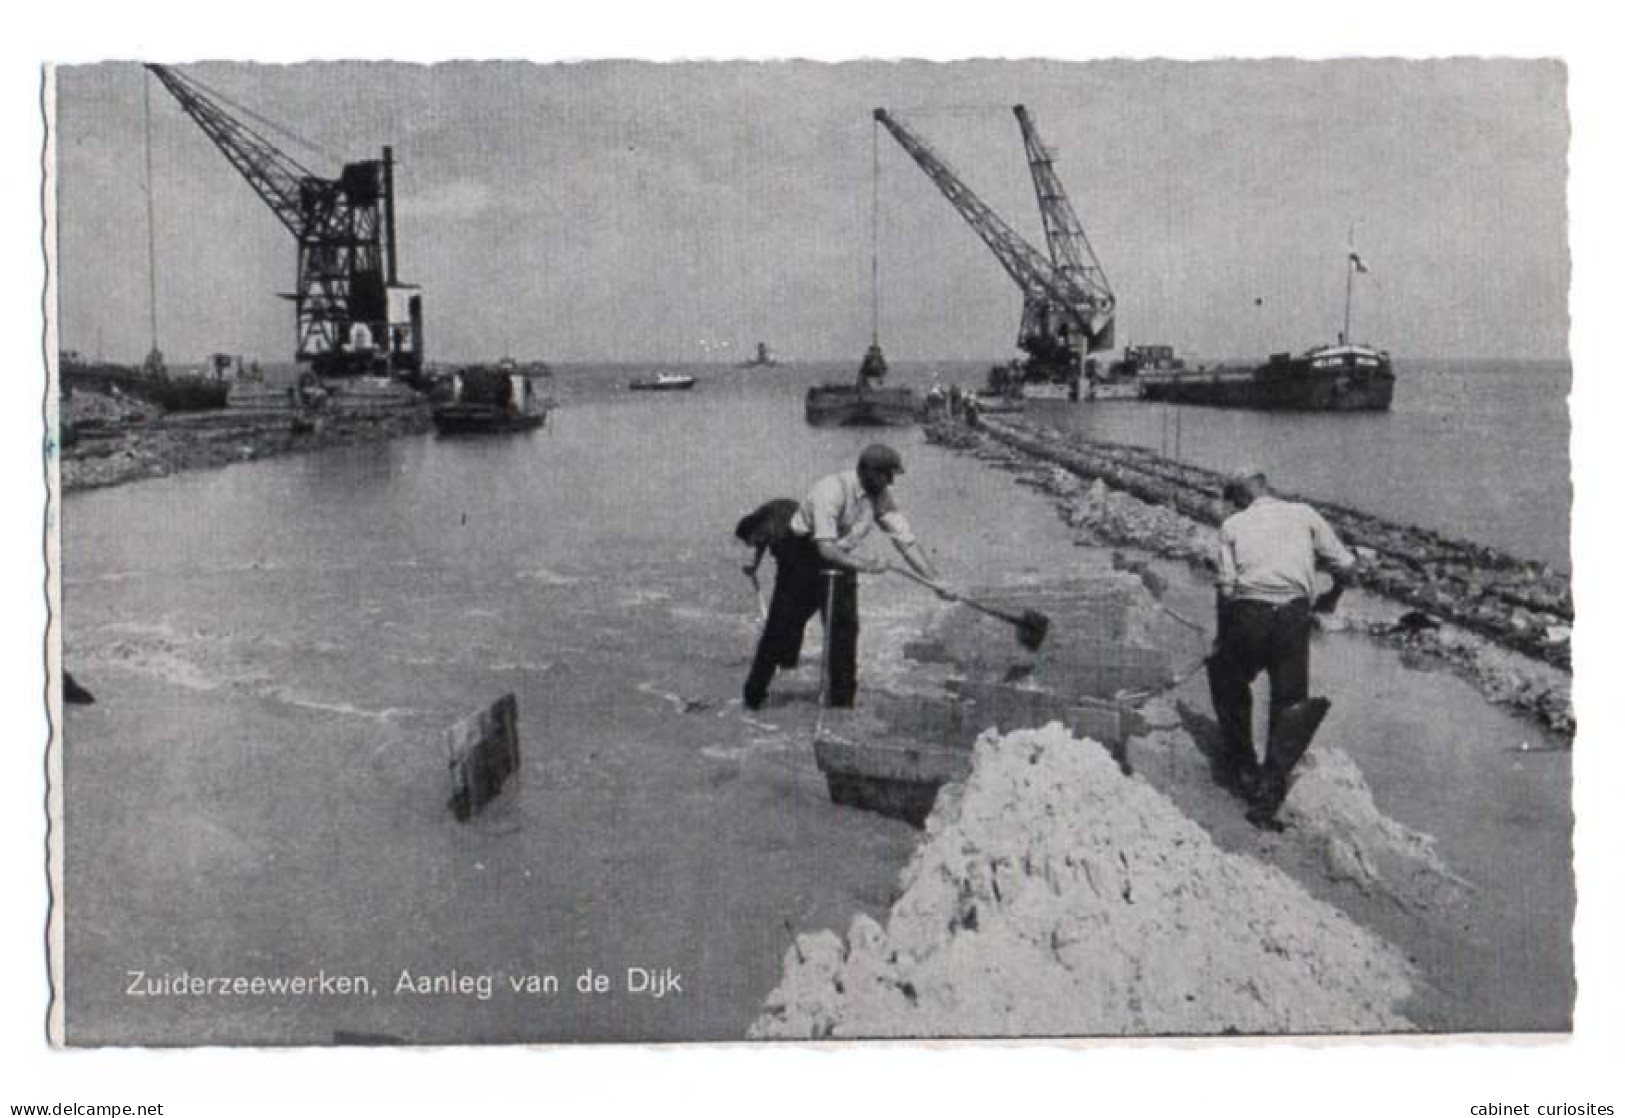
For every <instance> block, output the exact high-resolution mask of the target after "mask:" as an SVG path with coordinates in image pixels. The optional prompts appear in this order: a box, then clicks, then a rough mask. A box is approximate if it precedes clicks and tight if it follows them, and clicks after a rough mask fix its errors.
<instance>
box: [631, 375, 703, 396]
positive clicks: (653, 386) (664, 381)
mask: <svg viewBox="0 0 1625 1118" xmlns="http://www.w3.org/2000/svg"><path fill="white" fill-rule="evenodd" d="M695 383H696V381H695V379H694V378H693V377H691V376H689V375H687V374H686V373H656V374H655V375H654V376H652V377H646V378H644V379H643V380H635V381H633V382H632V383H631V384H629V385H627V387H628V388H630V389H631V390H632V391H633V392H686V391H688V390H689V389H690V388H693V387H694V385H695Z"/></svg>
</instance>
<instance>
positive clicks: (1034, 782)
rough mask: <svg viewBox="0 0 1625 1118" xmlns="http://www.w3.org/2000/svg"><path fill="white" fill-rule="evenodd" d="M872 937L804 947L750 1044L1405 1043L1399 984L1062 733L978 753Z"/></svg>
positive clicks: (1390, 958)
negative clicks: (1303, 1036)
mask: <svg viewBox="0 0 1625 1118" xmlns="http://www.w3.org/2000/svg"><path fill="white" fill-rule="evenodd" d="M902 886H903V890H904V891H903V895H902V896H901V898H900V899H899V900H898V902H897V904H896V905H895V906H894V907H893V909H892V912H891V915H890V918H889V920H888V922H887V926H886V927H885V928H882V927H880V925H879V924H877V923H876V922H875V921H873V920H871V919H869V918H868V917H864V916H860V917H858V918H857V919H855V920H854V921H853V923H852V927H851V930H850V931H849V933H848V935H847V938H846V940H845V941H844V942H843V941H842V940H841V938H840V937H839V936H837V935H836V934H835V933H833V932H828V931H825V932H820V933H818V934H815V935H804V936H801V937H800V938H799V939H798V940H797V941H796V943H794V944H793V945H792V946H791V948H790V950H789V951H787V952H786V955H785V966H784V977H783V980H782V982H781V983H780V985H779V987H778V988H777V989H776V990H774V991H773V993H772V994H771V995H770V996H769V998H768V1001H767V1004H766V1006H765V1008H764V1011H763V1013H762V1015H761V1017H760V1018H759V1019H758V1020H757V1022H756V1023H755V1025H754V1026H752V1029H751V1035H752V1036H753V1037H758V1038H817V1037H866V1036H1013V1035H1019V1036H1055V1035H1066V1036H1119V1035H1207V1034H1217V1033H1225V1032H1239V1033H1244V1034H1245V1033H1266V1034H1277V1033H1326V1032H1334V1033H1346V1032H1382V1031H1394V1030H1406V1029H1409V1028H1411V1025H1410V1023H1409V1022H1408V1021H1407V1020H1406V1019H1405V1018H1404V1017H1403V1016H1402V1015H1401V1014H1400V1013H1399V1011H1398V1010H1397V1009H1396V1008H1395V1007H1396V1006H1397V1005H1399V1004H1400V1003H1401V1002H1402V1001H1403V1000H1404V999H1405V998H1406V997H1407V996H1408V995H1409V993H1410V973H1411V972H1410V968H1409V967H1408V965H1407V964H1406V962H1405V961H1404V959H1403V958H1402V957H1401V956H1400V955H1399V954H1398V952H1397V951H1395V950H1394V948H1392V947H1391V946H1390V945H1388V944H1387V943H1385V942H1384V941H1382V940H1381V939H1379V938H1377V937H1375V936H1373V935H1372V934H1371V933H1369V932H1367V931H1365V930H1363V929H1362V928H1360V927H1358V926H1357V925H1355V924H1354V923H1352V922H1351V921H1350V920H1349V919H1348V918H1347V917H1345V916H1343V915H1342V914H1341V913H1339V912H1338V911H1337V910H1336V909H1333V908H1331V907H1329V906H1328V905H1325V904H1323V903H1321V902H1319V901H1317V900H1315V899H1313V898H1312V897H1310V896H1309V895H1308V894H1307V893H1305V892H1304V891H1303V890H1302V889H1301V888H1300V887H1299V886H1298V885H1297V884H1296V883H1294V882H1293V881H1292V880H1291V879H1289V878H1287V877H1286V876H1285V875H1284V874H1282V873H1280V872H1279V871H1277V870H1275V869H1273V868H1271V867H1268V866H1265V865H1263V864H1261V863H1259V862H1256V861H1254V860H1252V859H1249V858H1244V857H1239V856H1236V855H1232V854H1227V853H1225V852H1223V851H1221V850H1219V849H1218V848H1217V847H1215V846H1214V845H1213V843H1212V841H1211V840H1210V839H1209V837H1208V835H1207V833H1206V832H1205V831H1203V830H1202V829H1201V828H1200V827H1198V826H1197V825H1196V824H1194V823H1193V822H1191V821H1190V820H1189V819H1188V818H1187V817H1186V816H1184V815H1183V814H1181V813H1180V812H1179V810H1178V809H1177V808H1175V807H1174V806H1173V804H1172V803H1170V802H1169V801H1168V800H1167V799H1166V798H1164V797H1163V796H1162V795H1161V794H1160V793H1158V792H1157V791H1156V790H1155V789H1153V788H1151V787H1150V786H1149V785H1148V784H1146V783H1145V782H1144V781H1143V780H1141V779H1138V778H1128V777H1124V776H1123V775H1122V774H1121V772H1120V771H1119V770H1118V768H1117V767H1116V765H1115V764H1114V763H1113V762H1112V760H1111V759H1110V758H1109V757H1108V756H1107V754H1106V752H1105V751H1104V750H1103V749H1102V748H1101V747H1100V746H1098V745H1097V744H1095V743H1093V742H1087V741H1079V740H1076V739H1074V738H1073V737H1072V736H1071V735H1070V734H1069V733H1068V732H1067V731H1065V730H1064V729H1063V728H1061V727H1060V726H1059V725H1051V726H1048V727H1046V728H1044V729H1042V730H1021V731H1017V732H1014V733H1011V734H1008V735H1005V736H1003V737H999V736H997V735H994V734H987V735H984V737H983V738H982V740H981V741H980V742H979V743H978V744H977V759H976V769H975V772H974V773H973V775H972V776H971V777H970V779H969V780H968V781H967V783H966V784H965V786H964V787H963V789H960V788H956V787H953V786H950V787H949V788H945V789H944V790H943V794H942V795H941V796H940V797H939V799H938V806H937V811H936V812H935V814H934V815H933V816H932V820H931V824H930V827H929V829H928V835H927V838H926V840H925V841H924V842H923V844H922V845H921V847H920V849H919V850H918V851H916V853H915V856H914V858H913V860H912V861H911V862H910V864H909V866H908V867H907V868H906V869H905V870H904V873H903V879H902Z"/></svg>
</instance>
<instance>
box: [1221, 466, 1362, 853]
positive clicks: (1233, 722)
mask: <svg viewBox="0 0 1625 1118" xmlns="http://www.w3.org/2000/svg"><path fill="white" fill-rule="evenodd" d="M1224 497H1225V500H1226V501H1228V502H1229V503H1230V504H1231V505H1233V506H1234V507H1235V509H1236V512H1235V513H1234V514H1233V515H1231V516H1230V517H1229V518H1228V519H1226V520H1225V521H1224V523H1223V524H1222V525H1221V526H1220V528H1219V556H1218V558H1219V587H1218V589H1219V601H1218V611H1219V631H1218V636H1217V638H1216V639H1215V641H1214V646H1213V654H1212V655H1211V656H1210V657H1209V658H1208V661H1207V675H1208V687H1209V691H1210V693H1211V694H1212V697H1213V711H1214V714H1215V715H1216V716H1217V717H1218V720H1219V732H1220V736H1221V744H1220V756H1219V757H1218V758H1216V759H1215V763H1214V777H1215V779H1216V780H1218V781H1219V782H1220V783H1221V784H1224V785H1226V786H1228V787H1230V788H1233V789H1235V790H1236V791H1238V792H1240V793H1241V794H1242V795H1243V796H1244V797H1245V798H1247V799H1248V800H1249V801H1250V803H1251V805H1252V808H1251V810H1250V811H1249V812H1248V819H1250V820H1251V821H1252V822H1254V823H1255V824H1258V825H1260V826H1272V827H1273V826H1278V824H1276V823H1275V814H1276V812H1277V811H1279V810H1280V807H1281V803H1282V801H1284V800H1285V799H1286V794H1287V789H1288V787H1289V781H1290V778H1291V775H1292V769H1293V767H1294V766H1295V765H1296V764H1297V763H1298V761H1299V760H1300V759H1301V758H1302V757H1303V754H1304V752H1305V751H1306V750H1307V749H1308V748H1309V741H1310V739H1311V738H1313V736H1314V733H1315V730H1316V729H1317V728H1318V727H1319V725H1320V721H1321V719H1322V718H1324V717H1325V714H1326V710H1327V708H1328V707H1329V706H1330V703H1328V702H1327V701H1326V700H1325V699H1320V698H1313V699H1312V698H1310V697H1309V630H1310V614H1311V612H1321V613H1329V612H1331V611H1332V610H1333V609H1335V608H1336V606H1337V599H1338V596H1339V595H1340V594H1341V593H1342V589H1343V587H1344V585H1346V584H1347V583H1348V582H1349V581H1350V579H1351V577H1352V574H1353V570H1354V564H1355V559H1354V556H1353V555H1351V554H1350V553H1349V551H1348V550H1347V549H1346V548H1345V547H1344V546H1343V545H1342V543H1341V542H1339V541H1338V538H1337V534H1336V533H1335V532H1333V531H1332V529H1331V526H1330V525H1328V524H1327V523H1326V521H1325V520H1323V519H1322V518H1321V516H1320V514H1319V513H1317V512H1316V511H1315V510H1314V509H1312V508H1310V507H1309V506H1308V505H1305V504H1300V503H1297V502H1294V501H1283V500H1280V499H1279V498H1277V497H1275V496H1273V495H1272V494H1271V493H1270V491H1269V484H1268V481H1267V480H1266V478H1265V476H1264V474H1263V472H1262V471H1260V470H1253V469H1249V470H1244V471H1242V472H1241V473H1238V474H1236V475H1235V476H1233V477H1232V478H1231V479H1230V480H1229V481H1228V482H1227V483H1226V485H1225V488H1224ZM1317 559H1318V560H1320V561H1321V562H1323V563H1324V564H1325V565H1327V566H1328V567H1330V568H1331V572H1332V579H1333V585H1332V589H1330V590H1329V591H1327V592H1325V593H1324V594H1319V595H1318V596H1317V593H1316V587H1315V564H1316V560H1317ZM1261 671H1263V672H1267V673H1268V674H1269V681H1270V721H1269V744H1268V747H1267V749H1266V751H1265V757H1264V763H1263V764H1262V765H1259V764H1258V762H1257V759H1256V757H1255V755H1254V753H1253V735H1252V710H1253V708H1252V682H1253V680H1254V679H1255V678H1257V676H1258V673H1259V672H1261Z"/></svg>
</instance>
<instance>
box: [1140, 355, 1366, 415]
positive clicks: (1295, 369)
mask: <svg viewBox="0 0 1625 1118" xmlns="http://www.w3.org/2000/svg"><path fill="white" fill-rule="evenodd" d="M1138 380H1139V383H1140V395H1141V397H1142V398H1143V399H1146V400H1156V401H1162V402H1165V403H1170V404H1203V405H1206V406H1208V407H1216V408H1251V409H1254V410H1258V411H1387V410H1388V408H1389V406H1390V405H1391V404H1392V403H1393V399H1394V369H1393V364H1392V362H1391V361H1390V360H1389V357H1388V353H1387V352H1386V351H1385V350H1378V349H1373V348H1371V347H1370V346H1364V345H1350V344H1348V343H1339V344H1337V345H1329V346H1318V347H1316V348H1314V349H1310V350H1307V351H1305V352H1304V353H1300V354H1296V355H1294V354H1291V353H1276V354H1272V355H1271V356H1270V358H1269V360H1268V361H1266V362H1264V363H1263V364H1262V365H1257V366H1253V367H1251V368H1247V367H1244V366H1226V365H1218V366H1214V367H1212V368H1205V367H1204V368H1198V369H1195V370H1181V371H1169V372H1160V371H1147V372H1142V373H1140V374H1139V377H1138Z"/></svg>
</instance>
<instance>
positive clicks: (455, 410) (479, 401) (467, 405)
mask: <svg viewBox="0 0 1625 1118" xmlns="http://www.w3.org/2000/svg"><path fill="white" fill-rule="evenodd" d="M534 375H537V374H533V373H531V372H529V371H526V370H523V369H520V368H519V367H518V366H517V365H516V364H514V363H512V362H506V361H505V362H503V363H502V364H501V365H498V366H496V367H492V366H489V365H471V366H468V367H467V368H463V369H459V370H458V371H457V372H456V373H454V374H452V377H451V382H450V385H451V387H450V393H449V398H447V399H445V400H442V401H441V402H439V403H437V404H436V405H435V407H434V411H433V418H434V426H435V430H436V431H438V432H439V433H440V434H442V435H499V434H508V433H511V432H515V431H531V430H534V429H535V428H537V427H540V426H542V425H543V424H545V423H546V422H547V412H548V409H549V406H550V401H548V400H546V399H543V398H541V397H539V396H537V394H536V388H535V385H534V384H532V383H531V381H532V377H533V376H534ZM540 375H546V374H545V373H544V374H540Z"/></svg>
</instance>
